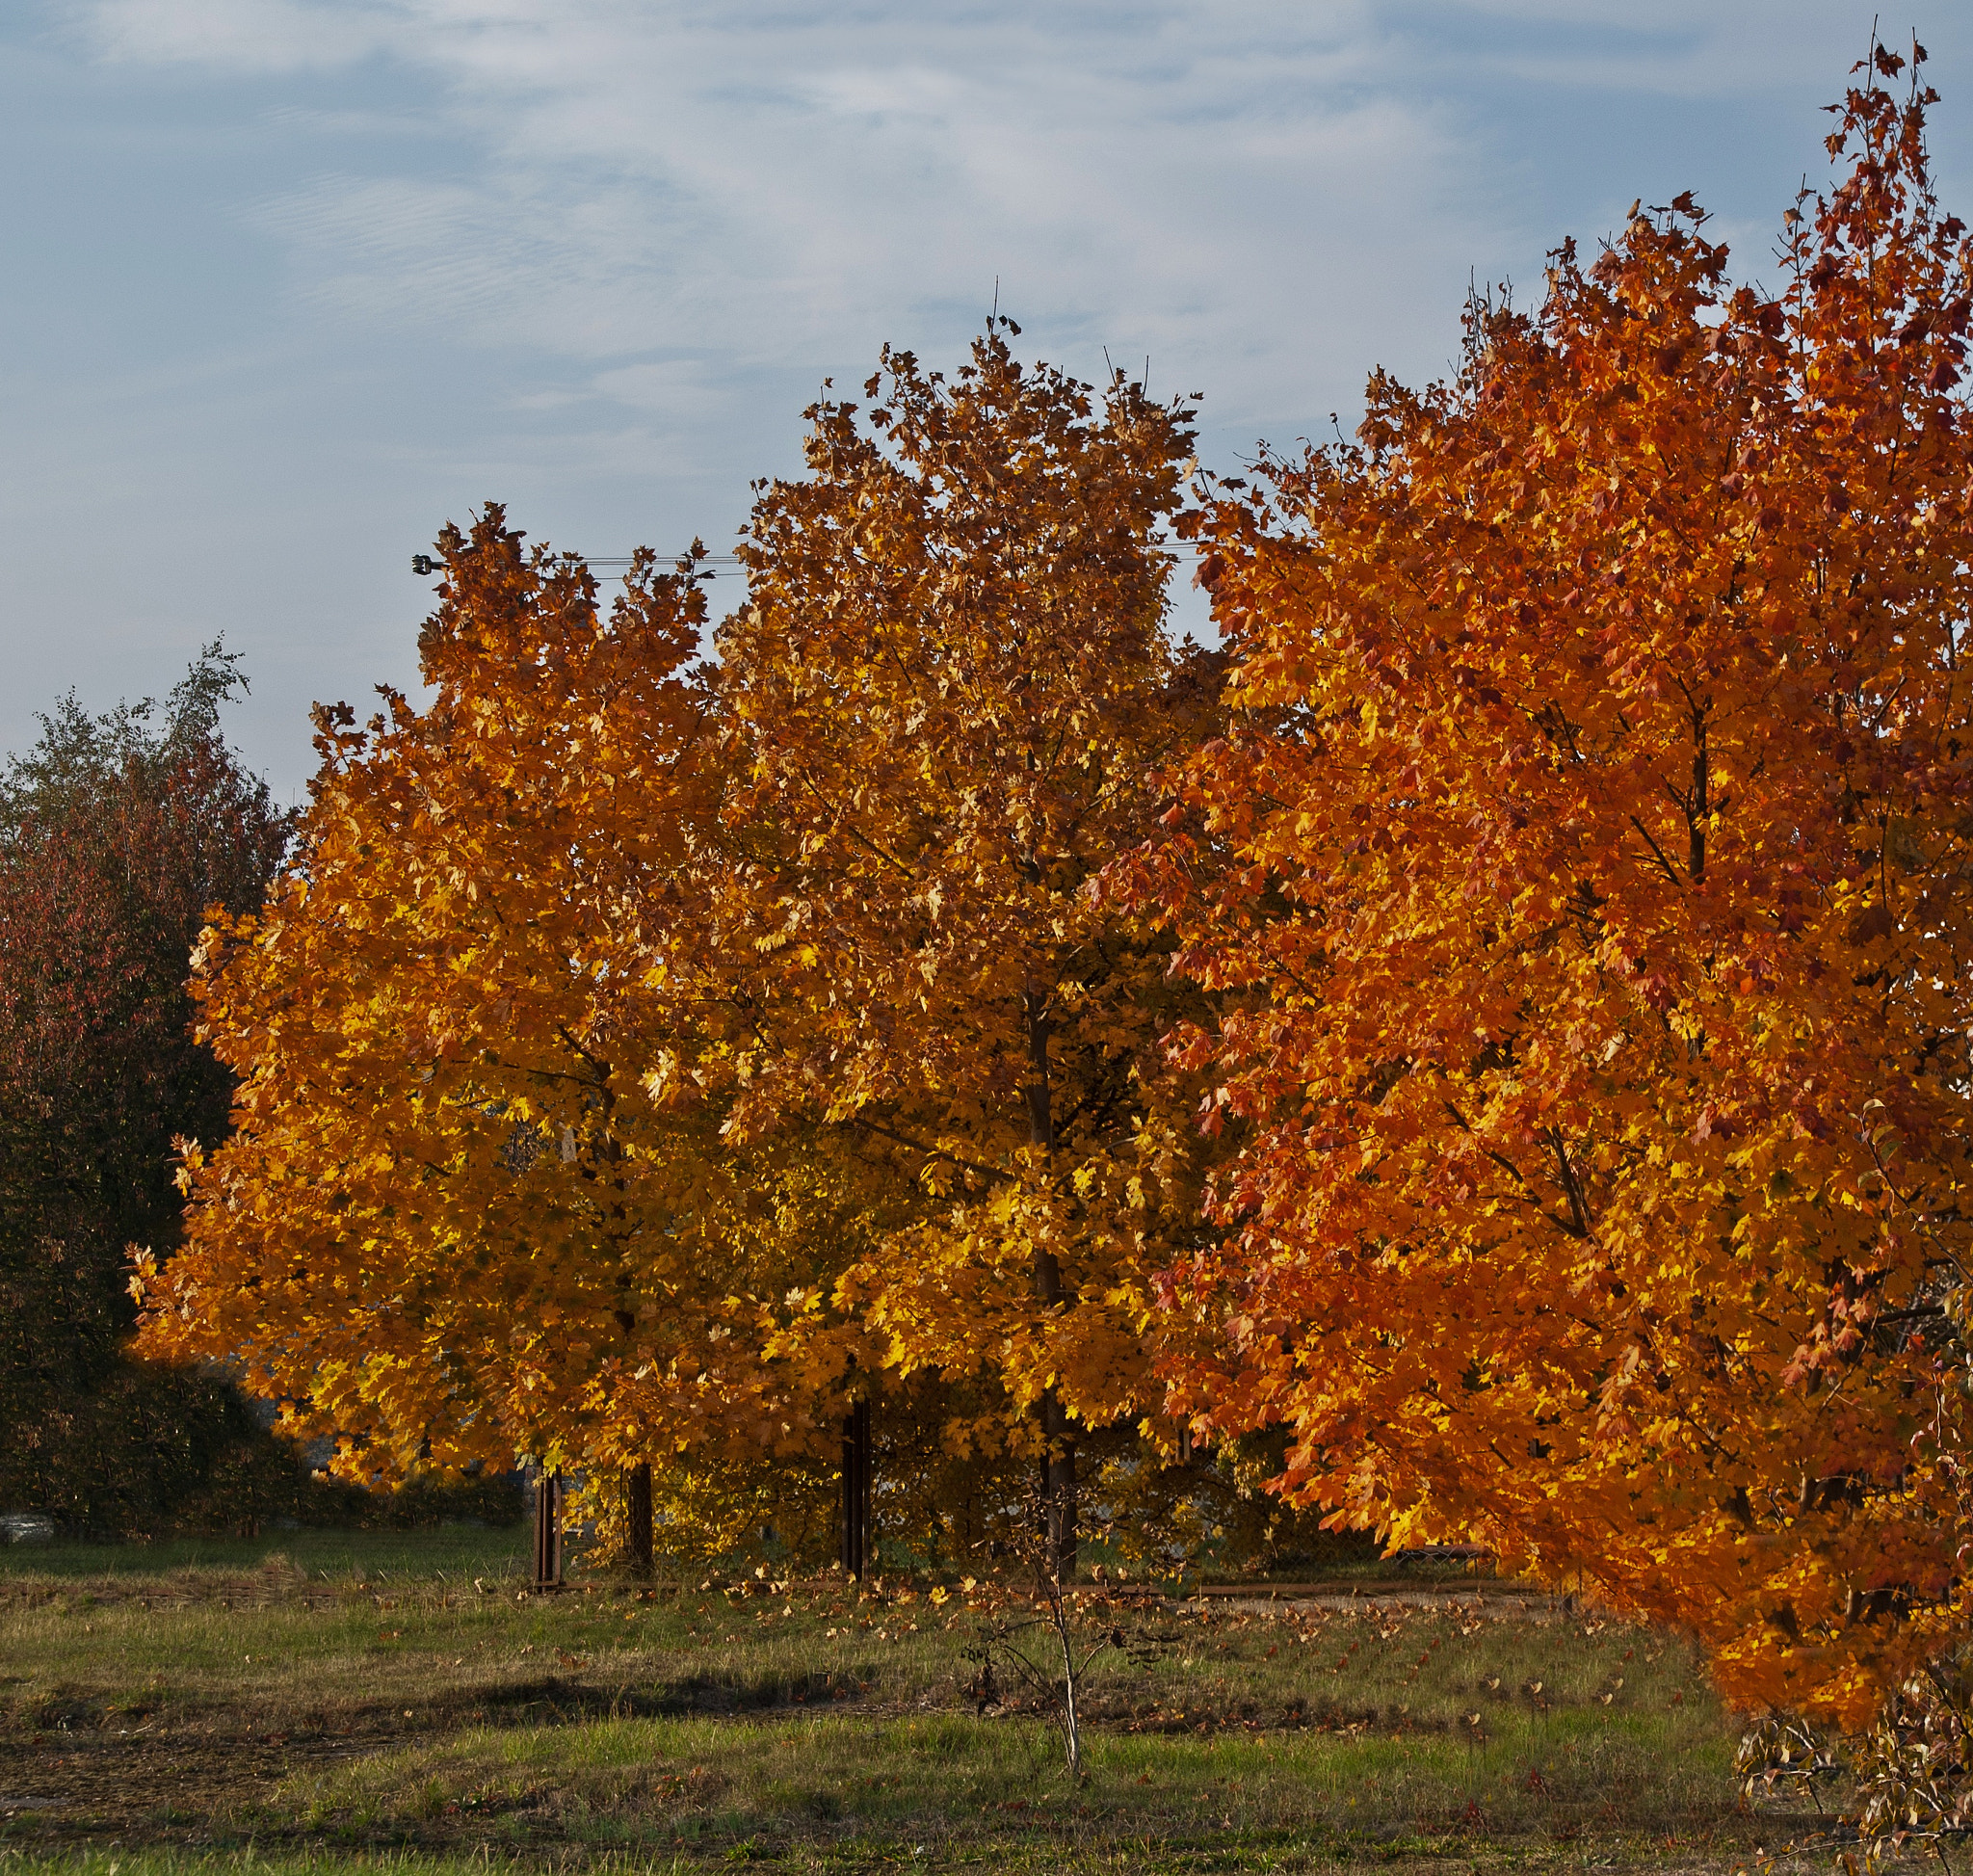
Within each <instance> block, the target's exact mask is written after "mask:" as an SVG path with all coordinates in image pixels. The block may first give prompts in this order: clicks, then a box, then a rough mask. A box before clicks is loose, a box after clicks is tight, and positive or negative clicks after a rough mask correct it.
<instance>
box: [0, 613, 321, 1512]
mask: <svg viewBox="0 0 1973 1876" xmlns="http://www.w3.org/2000/svg"><path fill="white" fill-rule="evenodd" d="M244 681H245V680H244V679H243V678H242V677H241V676H240V675H239V674H238V670H237V664H236V660H235V659H234V658H233V656H231V655H230V654H227V653H225V652H224V651H222V650H221V649H220V647H218V646H214V647H210V648H208V649H207V650H206V651H205V652H203V653H202V654H201V655H200V657H199V658H198V660H197V662H196V663H195V664H194V665H193V667H192V669H191V671H190V672H189V673H188V674H187V675H186V677H185V679H184V681H183V682H182V683H180V684H179V685H178V687H177V688H176V689H175V690H174V691H173V692H172V693H171V696H170V698H169V699H167V700H165V701H164V703H162V704H161V705H160V704H153V703H150V702H145V703H141V704H135V705H129V706H123V707H119V708H118V709H116V710H113V711H111V712H109V713H108V714H107V715H105V716H101V717H92V716H90V715H88V714H87V713H86V712H85V711H84V710H83V709H82V708H81V707H80V705H79V704H78V703H77V702H76V700H75V699H74V698H72V697H71V698H69V699H68V700H66V701H65V702H63V703H62V704H60V705H58V706H57V708H56V710H55V711H54V713H53V714H52V715H50V716H47V717H44V718H43V719H42V720H41V730H42V733H41V737H40V740H39V743H38V744H37V745H36V746H35V747H34V748H33V749H32V750H31V751H30V752H29V753H27V754H26V755H24V756H20V757H16V758H13V759H12V760H11V761H10V762H9V763H8V764H7V766H6V768H5V771H4V773H0V953H4V956H5V958H6V964H7V968H6V970H5V972H4V974H0V1503H8V1504H25V1505H31V1506H35V1507H38V1508H40V1509H43V1510H46V1511H48V1512H50V1513H52V1514H53V1515H55V1516H56V1517H57V1518H58V1519H60V1520H61V1521H63V1522H64V1523H66V1524H68V1525H70V1526H73V1527H77V1528H80V1529H82V1530H86V1531H92V1532H106V1533H114V1534H118V1535H120V1534H121V1533H123V1532H125V1531H128V1530H132V1529H150V1528H154V1527H156V1526H157V1525H159V1524H160V1523H163V1522H169V1521H171V1520H173V1519H187V1518H190V1519H195V1520H198V1519H205V1520H211V1519H228V1518H250V1517H251V1516H253V1515H254V1513H255V1511H256V1510H263V1511H264V1510H266V1509H267V1508H268V1507H267V1506H266V1505H265V1504H262V1503H260V1502H259V1500H258V1498H257V1497H256V1495H255V1494H256V1493H261V1494H263V1495H264V1494H265V1493H267V1492H273V1493H276V1494H277V1495H278V1494H281V1493H285V1494H286V1496H284V1497H281V1498H280V1501H279V1502H280V1508H282V1509H292V1508H293V1507H292V1505H291V1504H290V1502H289V1500H290V1499H292V1497H293V1494H294V1493H295V1491H296V1488H297V1481H296V1479H295V1478H293V1477H290V1476H284V1474H285V1473H286V1472H287V1471H288V1470H289V1469H290V1468H288V1467H287V1466H285V1464H284V1462H283V1460H282V1457H281V1455H280V1454H279V1452H278V1451H276V1450H275V1449H273V1448H270V1447H269V1446H268V1445H267V1443H266V1441H265V1440H264V1438H263V1437H262V1436H261V1434H260V1431H259V1429H258V1427H257V1426H256V1425H255V1423H254V1422H253V1420H252V1419H251V1417H250V1414H248V1412H247V1409H246V1407H245V1405H244V1403H243V1402H242V1401H241V1400H240V1399H239V1397H238V1396H237V1395H236V1394H234V1393H232V1392H231V1391H230V1390H229V1389H228V1388H227V1387H224V1385H223V1384H221V1383H220V1382H219V1381H217V1380H215V1379H214V1378H212V1377H210V1376H205V1375H200V1374H197V1373H193V1372H188V1371H186V1370H183V1369H171V1370H147V1369H145V1368H143V1367H140V1366H137V1365H134V1364H132V1363H131V1362H129V1361H126V1360H125V1359H124V1357H123V1354H122V1352H121V1343H122V1341H123V1339H124V1337H125V1336H126V1335H127V1334H128V1333H129V1331H130V1328H131V1324H132V1321H133V1311H132V1309H131V1307H130V1299H129V1297H128V1295H127V1294H126V1293H125V1276H126V1271H125V1268H124V1266H125V1259H126V1253H127V1248H128V1247H129V1246H130V1245H131V1244H133V1243H134V1244H138V1245H143V1246H146V1247H150V1248H151V1249H153V1250H154V1252H155V1253H156V1255H159V1256H169V1255H170V1254H171V1251H172V1250H173V1249H174V1248H175V1246H176V1243H177V1239H178V1231H179V1218H178V1214H179V1200H178V1195H177V1193H176V1191H175V1190H174V1189H173V1187H172V1182H171V1173H172V1165H171V1140H172V1136H173V1135H174V1134H177V1133H181V1132H205V1133H207V1134H208V1135H210V1136H211V1137H214V1138H217V1136H218V1135H219V1134H220V1133H221V1132H222V1131H224V1125H225V1116H226V1108H227V1102H228V1097H229V1088H230V1083H229V1078H228V1076H227V1073H226V1071H225V1070H224V1067H223V1066H222V1065H221V1064H220V1063H219V1062H217V1061H216V1060H215V1059H214V1058H213V1056H212V1055H211V1054H210V1052H209V1051H207V1050H206V1049H204V1048H202V1047H199V1046H197V1044H195V1043H194V1042H193V1040H192V1038H191V1036H190V1034H189V1024H190V1017H191V1015H192V1008H191V1002H190V999H189V998H188V996H187V994H186V991H185V976H186V970H187V960H188V958H189V956H190V953H191V948H192V943H193V940H194V938H196V937H197V932H198V929H199V926H200V924H201V923H202V922H203V920H204V917H205V914H206V911H207V909H208V908H209V907H212V906H216V905H217V906H224V907H227V908H229V909H231V910H232V911H234V912H240V913H247V912H250V911H251V910H252V909H253V908H254V907H255V906H257V905H258V903H259V901H260V896H261V893H262V891H263V890H264V888H265V886H266V885H267V882H268V879H269V877H270V875H271V874H272V873H273V871H274V869H275V868H276V865H277V864H278V863H279V860H280V858H281V855H282V851H283V848H284V846H285V844H286V841H287V838H288V832H289V817H288V815H287V814H286V813H285V812H284V811H283V810H282V809H281V808H280V807H279V806H277V805H276V803H275V802H274V801H273V800H272V798H271V797H270V795H269V793H268V789H267V786H266V784H265V783H264V782H263V781H261V780H260V779H258V778H257V777H255V776H253V775H251V774H250V773H249V772H248V770H247V769H246V768H245V767H244V766H243V764H242V763H241V761H240V758H239V756H238V755H237V753H235V752H234V751H233V750H232V749H231V748H230V747H229V746H228V745H227V743H226V740H225V737H224V733H223V731H222V728H221V725H220V712H221V709H222V707H223V706H224V702H225V700H226V699H227V698H228V696H229V695H231V694H232V693H233V692H234V691H236V690H238V689H241V688H244Z"/></svg>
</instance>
